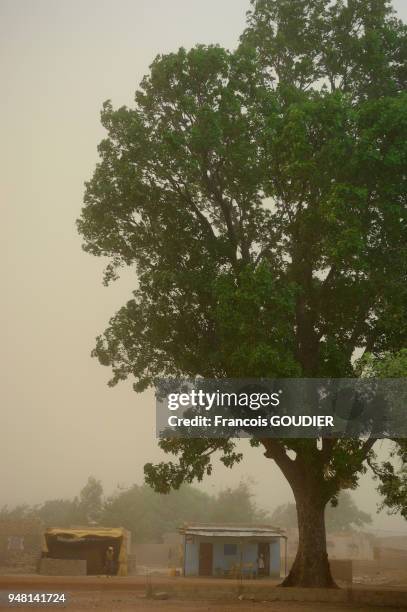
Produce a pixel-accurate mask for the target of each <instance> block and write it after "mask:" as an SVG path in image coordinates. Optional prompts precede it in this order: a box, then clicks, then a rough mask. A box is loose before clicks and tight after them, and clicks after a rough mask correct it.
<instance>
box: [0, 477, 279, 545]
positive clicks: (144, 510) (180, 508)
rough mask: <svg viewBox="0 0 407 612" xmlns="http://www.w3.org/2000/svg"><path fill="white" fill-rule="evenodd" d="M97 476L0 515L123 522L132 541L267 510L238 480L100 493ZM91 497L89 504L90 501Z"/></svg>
mask: <svg viewBox="0 0 407 612" xmlns="http://www.w3.org/2000/svg"><path fill="white" fill-rule="evenodd" d="M102 493H103V489H102V486H101V483H100V481H98V480H96V479H95V478H93V477H92V476H91V477H90V478H89V479H88V481H87V484H86V485H85V487H83V489H82V491H81V493H80V496H79V497H74V498H73V499H51V500H47V501H45V502H44V503H43V504H40V505H38V506H29V505H20V506H16V507H15V508H8V507H7V506H3V507H2V508H1V509H0V519H1V520H22V519H33V518H36V519H40V520H41V521H42V522H43V524H44V525H45V527H72V526H73V525H77V526H78V525H86V524H89V520H88V519H87V517H88V516H89V512H90V508H91V509H92V511H91V514H92V515H93V516H95V514H96V510H97V517H98V518H97V521H91V523H92V524H94V523H96V524H98V525H102V526H111V527H125V528H126V529H128V530H129V531H131V533H132V540H133V541H134V542H160V541H161V540H162V538H163V536H164V535H165V534H166V533H171V532H174V531H176V530H177V529H178V527H180V526H181V525H182V524H183V523H191V522H195V523H208V522H217V523H230V522H238V523H261V522H267V521H268V517H267V514H266V513H265V512H264V511H263V510H261V509H259V508H258V507H257V505H256V503H255V502H254V500H253V493H252V491H251V487H250V485H249V484H248V483H247V482H243V481H242V482H240V484H239V485H237V486H236V487H235V488H232V487H229V488H226V489H223V490H221V491H220V492H219V493H218V494H216V495H210V494H208V493H205V492H203V491H200V490H199V489H196V488H194V487H191V486H189V485H184V486H182V487H180V489H179V490H176V491H171V492H170V493H169V494H168V495H163V494H160V493H155V492H154V491H153V490H152V489H151V487H149V486H147V485H142V486H140V485H137V484H134V485H133V486H131V487H129V488H128V489H124V490H123V489H120V488H118V489H117V491H116V492H115V493H114V494H113V495H111V496H109V497H107V498H106V499H104V498H102ZM90 500H91V502H92V503H91V504H90V503H89V502H90Z"/></svg>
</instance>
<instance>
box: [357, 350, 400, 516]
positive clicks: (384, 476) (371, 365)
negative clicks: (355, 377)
mask: <svg viewBox="0 0 407 612" xmlns="http://www.w3.org/2000/svg"><path fill="white" fill-rule="evenodd" d="M358 368H359V372H360V373H361V375H363V376H370V377H372V376H376V377H379V378H405V377H406V376H407V349H402V350H401V351H398V352H396V353H391V352H385V353H383V354H381V355H379V356H376V355H372V354H366V355H364V356H363V358H361V359H360V360H359V362H358ZM401 408H402V410H403V411H405V404H404V403H403V404H402V406H401ZM390 459H391V461H384V462H383V463H382V464H379V463H377V462H375V461H373V460H372V461H370V467H371V468H372V470H373V473H374V474H375V476H376V478H377V479H378V480H379V482H380V484H379V486H378V489H377V490H378V491H379V493H380V494H381V495H382V496H383V503H382V505H381V508H387V510H388V511H389V513H390V514H396V513H399V514H401V516H403V517H404V518H405V519H406V520H407V441H406V440H405V439H395V440H393V447H392V450H391V453H390Z"/></svg>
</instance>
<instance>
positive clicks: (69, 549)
mask: <svg viewBox="0 0 407 612" xmlns="http://www.w3.org/2000/svg"><path fill="white" fill-rule="evenodd" d="M109 546H112V547H113V551H114V562H115V568H116V570H115V574H116V575H118V576H127V570H128V553H129V549H130V533H129V532H128V531H127V530H126V529H123V528H122V527H115V528H113V527H80V528H69V529H65V528H64V529H60V528H51V527H50V528H48V529H46V531H45V533H44V542H43V552H42V556H43V557H44V558H46V559H47V560H49V559H55V560H58V561H63V560H77V561H85V562H86V568H85V569H86V573H87V574H88V575H97V574H104V573H105V572H106V569H105V559H106V551H107V549H108V547H109ZM48 565H49V563H48ZM56 565H57V564H56ZM59 566H60V567H64V564H63V563H60V564H59ZM65 566H66V567H68V570H67V571H68V572H69V571H71V570H70V569H69V565H67V564H65ZM47 567H48V566H47ZM60 575H62V574H60Z"/></svg>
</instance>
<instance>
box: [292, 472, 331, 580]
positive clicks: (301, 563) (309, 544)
mask: <svg viewBox="0 0 407 612" xmlns="http://www.w3.org/2000/svg"><path fill="white" fill-rule="evenodd" d="M303 486H304V489H305V487H306V484H305V483H304V485H303ZM304 489H302V490H301V491H295V492H294V495H295V500H296V504H297V517H298V550H297V555H296V557H295V561H294V563H293V566H292V568H291V570H290V573H289V574H288V576H287V577H286V578H285V580H284V581H283V583H282V584H281V586H287V587H293V586H296V587H320V588H334V587H336V584H335V582H334V581H333V579H332V576H331V570H330V567H329V561H328V554H327V550H326V532H325V503H323V502H321V501H320V499H319V497H320V496H318V495H315V494H313V492H312V490H304Z"/></svg>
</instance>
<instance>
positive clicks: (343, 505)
mask: <svg viewBox="0 0 407 612" xmlns="http://www.w3.org/2000/svg"><path fill="white" fill-rule="evenodd" d="M271 520H272V523H273V524H274V525H276V526H277V527H286V528H289V527H298V521H297V511H296V508H295V504H283V505H281V506H278V507H277V508H276V509H275V510H274V512H273V514H272V517H271ZM371 522H372V517H371V516H370V515H369V514H367V513H366V512H363V511H362V510H359V508H358V507H357V506H356V504H355V502H354V501H353V499H352V497H351V496H350V494H349V493H348V492H347V491H342V492H341V493H340V495H339V497H338V502H337V505H334V506H333V505H332V504H328V505H327V508H326V513H325V523H326V528H327V530H328V531H330V532H332V531H351V530H353V529H354V528H355V527H359V528H360V527H363V526H364V525H367V524H369V523H371Z"/></svg>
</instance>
